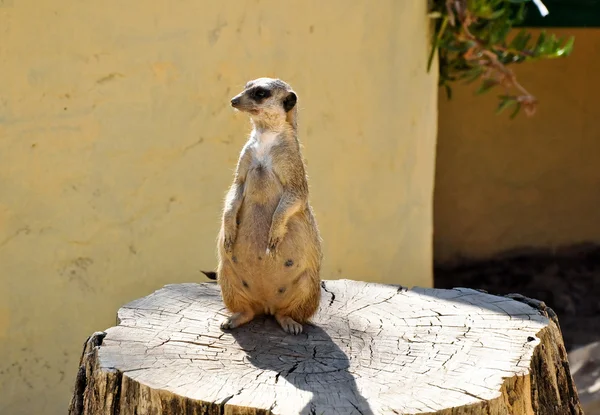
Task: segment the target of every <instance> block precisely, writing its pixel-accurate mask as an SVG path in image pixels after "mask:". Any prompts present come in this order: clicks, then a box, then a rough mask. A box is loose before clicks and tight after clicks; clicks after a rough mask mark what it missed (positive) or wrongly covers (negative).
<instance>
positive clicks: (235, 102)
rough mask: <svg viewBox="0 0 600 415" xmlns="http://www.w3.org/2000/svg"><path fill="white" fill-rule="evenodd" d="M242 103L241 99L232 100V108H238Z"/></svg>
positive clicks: (234, 98)
mask: <svg viewBox="0 0 600 415" xmlns="http://www.w3.org/2000/svg"><path fill="white" fill-rule="evenodd" d="M239 103H240V97H233V98H232V99H231V106H232V107H236V106H237V105H238V104H239Z"/></svg>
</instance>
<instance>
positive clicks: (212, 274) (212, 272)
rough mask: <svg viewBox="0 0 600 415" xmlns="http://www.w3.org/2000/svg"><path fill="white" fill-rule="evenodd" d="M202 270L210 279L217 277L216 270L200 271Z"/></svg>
mask: <svg viewBox="0 0 600 415" xmlns="http://www.w3.org/2000/svg"><path fill="white" fill-rule="evenodd" d="M200 272H201V273H203V274H204V275H206V277H207V278H208V279H210V280H216V279H217V273H216V272H214V271H200Z"/></svg>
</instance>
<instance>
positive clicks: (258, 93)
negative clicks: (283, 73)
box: [231, 78, 298, 129]
mask: <svg viewBox="0 0 600 415" xmlns="http://www.w3.org/2000/svg"><path fill="white" fill-rule="evenodd" d="M297 101H298V97H297V96H296V93H295V92H294V91H293V90H292V88H291V87H290V86H289V85H288V84H286V83H285V82H283V81H281V80H279V79H272V78H258V79H255V80H253V81H250V82H248V83H247V84H246V86H245V87H244V90H243V91H242V92H240V93H239V94H238V95H236V96H235V97H233V98H232V99H231V106H232V107H233V108H235V109H237V110H239V111H243V112H247V113H248V114H249V115H250V118H251V120H252V122H253V123H254V124H255V125H257V126H260V127H262V128H267V129H277V128H281V127H282V126H283V125H285V124H286V123H288V124H290V125H291V126H292V127H293V128H296V102H297Z"/></svg>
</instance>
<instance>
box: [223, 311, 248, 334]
mask: <svg viewBox="0 0 600 415" xmlns="http://www.w3.org/2000/svg"><path fill="white" fill-rule="evenodd" d="M253 318H254V313H253V312H252V311H243V312H240V313H233V315H231V316H230V317H227V318H226V319H225V320H223V322H222V323H221V328H222V329H223V330H232V329H235V328H236V327H239V326H242V325H244V324H246V323H248V322H250V321H251V320H252V319H253Z"/></svg>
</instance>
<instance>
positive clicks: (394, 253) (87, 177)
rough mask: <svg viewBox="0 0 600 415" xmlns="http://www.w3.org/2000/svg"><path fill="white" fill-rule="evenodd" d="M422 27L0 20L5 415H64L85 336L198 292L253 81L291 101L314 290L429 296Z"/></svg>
mask: <svg viewBox="0 0 600 415" xmlns="http://www.w3.org/2000/svg"><path fill="white" fill-rule="evenodd" d="M425 8H426V2H425V1H419V2H417V1H414V2H413V1H396V0H389V1H383V0H382V1H379V2H377V5H376V6H374V5H373V2H371V1H352V2H349V1H344V0H337V1H327V2H320V1H309V2H300V1H295V2H277V1H274V0H272V1H236V2H212V1H205V0H194V1H192V0H181V1H177V2H173V1H168V0H152V1H142V0H132V1H127V2H123V1H114V0H108V1H103V2H91V1H79V0H52V1H50V0H19V1H16V0H8V1H6V0H5V1H0V38H1V39H2V40H1V42H0V67H1V68H2V76H1V77H0V137H1V140H0V356H2V359H1V360H0V413H1V414H10V415H20V414H23V415H24V414H27V415H30V414H58V413H64V412H65V410H66V406H67V402H68V398H69V397H70V391H71V388H72V385H73V380H74V375H75V373H76V370H77V362H78V359H79V353H80V352H81V346H82V342H83V341H84V340H85V338H86V336H87V335H89V334H90V333H92V332H93V331H95V330H99V329H104V328H106V327H108V326H111V325H112V324H114V321H115V313H116V310H117V308H118V307H119V306H120V305H122V304H123V303H125V302H127V301H130V300H132V299H134V298H137V297H140V296H143V295H146V294H148V293H149V292H151V291H153V290H155V289H158V288H160V287H161V286H163V285H164V284H167V283H177V282H183V281H204V279H203V278H202V276H201V274H200V273H199V270H200V269H210V268H212V267H214V266H215V262H216V261H215V240H216V233H217V230H218V219H219V216H220V209H221V203H222V200H223V196H224V194H225V191H226V188H227V186H228V185H229V183H230V181H231V178H232V171H233V169H234V167H235V162H236V160H237V156H238V152H239V150H240V149H241V147H242V145H243V143H244V141H245V139H246V135H247V132H248V131H249V123H248V121H247V120H246V119H245V118H244V117H243V116H241V115H239V114H238V115H236V114H234V113H233V111H232V110H231V108H230V107H229V98H230V97H231V96H233V94H234V93H237V92H238V90H239V89H240V88H241V87H242V86H243V85H244V83H245V82H246V81H247V80H248V79H251V78H254V77H258V76H277V77H281V78H282V79H284V80H286V81H289V82H290V83H291V84H292V86H293V87H294V88H295V89H296V90H297V91H298V94H299V97H300V101H299V102H300V104H299V105H300V117H301V118H300V123H301V127H300V132H301V139H302V140H303V144H304V148H305V150H304V151H305V156H306V158H307V161H308V171H309V175H310V186H311V190H312V201H313V204H314V207H315V211H316V214H317V219H318V221H319V223H320V226H321V229H322V234H323V238H324V240H325V247H324V249H325V263H324V269H323V277H324V278H337V277H342V276H343V277H345V278H355V279H362V280H369V281H386V282H395V283H402V284H405V285H409V286H410V285H421V286H430V285H431V264H430V262H431V261H430V260H431V255H432V252H431V243H432V239H431V238H432V223H431V222H432V192H433V171H434V149H435V134H436V128H437V125H436V117H437V87H436V76H435V74H426V72H425V65H426V58H427V44H428V33H427V30H428V21H427V18H426V10H425Z"/></svg>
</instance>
